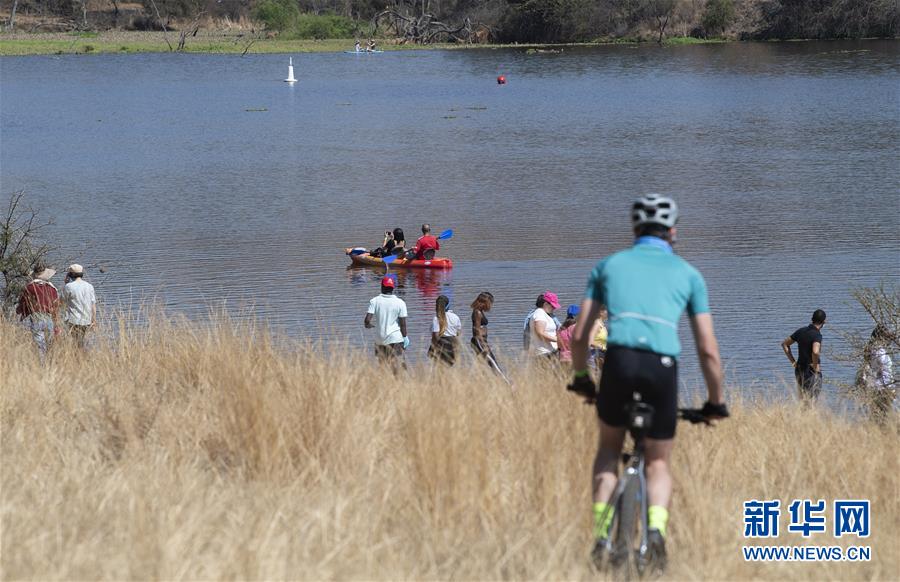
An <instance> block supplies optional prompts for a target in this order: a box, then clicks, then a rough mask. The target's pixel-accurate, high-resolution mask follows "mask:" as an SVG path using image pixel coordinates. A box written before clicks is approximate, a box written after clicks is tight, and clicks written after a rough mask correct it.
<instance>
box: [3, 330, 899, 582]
mask: <svg viewBox="0 0 900 582" xmlns="http://www.w3.org/2000/svg"><path fill="white" fill-rule="evenodd" d="M94 344H95V345H94V347H93V349H92V351H91V352H90V353H89V354H88V355H87V356H83V355H81V354H80V353H78V352H75V351H74V350H72V349H71V348H69V347H66V345H65V343H60V344H59V345H57V346H56V347H55V348H54V349H55V350H56V351H55V353H54V354H53V355H52V357H51V359H50V361H49V362H48V363H47V364H46V365H42V364H41V363H40V362H39V360H38V357H37V353H36V350H35V348H34V345H33V342H32V341H31V338H30V336H29V335H28V334H27V333H26V332H25V331H24V330H23V329H22V328H21V327H20V326H18V325H16V324H14V323H13V322H11V321H8V320H3V319H2V318H0V353H2V354H3V358H2V359H0V423H2V432H3V438H2V440H0V461H2V464H3V467H4V470H3V471H2V472H0V507H2V509H3V511H2V527H0V535H2V547H3V554H2V560H0V577H2V578H3V579H10V580H19V579H69V580H73V579H97V580H101V579H104V580H108V579H171V580H184V579H208V580H212V579H260V580H262V579H266V580H268V579H283V578H291V579H311V580H312V579H372V580H382V579H428V580H438V579H441V580H449V579H473V580H475V579H479V580H488V579H489V580H501V579H519V580H546V579H556V580H558V579H567V580H588V579H597V578H598V576H597V574H596V573H594V572H593V571H592V570H591V569H590V566H589V565H588V562H589V561H588V555H587V553H588V550H589V548H590V543H591V540H590V536H591V516H590V508H591V502H590V477H589V475H590V463H591V460H592V458H593V453H594V447H595V445H596V440H597V437H598V430H597V421H596V417H595V413H594V411H593V409H592V408H591V407H587V406H584V405H583V404H582V403H581V401H580V399H578V398H576V397H574V396H573V395H571V394H568V393H567V392H566V390H565V388H564V387H563V384H564V379H563V378H562V377H561V376H560V375H558V374H554V373H551V372H548V371H546V370H544V371H541V370H535V369H527V368H519V369H513V370H510V372H511V375H512V380H513V383H514V387H513V388H512V389H511V388H510V387H508V386H506V385H505V384H504V383H502V381H501V380H499V379H498V378H497V377H496V376H494V375H493V374H491V373H490V372H489V371H488V369H487V368H486V367H484V366H481V365H478V363H477V362H471V361H463V362H461V363H460V364H459V365H457V366H456V367H454V368H448V369H440V370H434V369H432V368H430V367H427V366H424V365H422V366H420V365H416V366H412V368H411V370H410V372H409V373H408V374H401V375H400V376H399V377H397V378H394V377H393V376H391V374H390V372H389V371H388V370H387V369H384V368H378V367H376V366H375V364H374V357H373V356H372V354H371V351H370V350H360V349H349V348H347V347H346V346H342V345H335V344H310V343H303V342H297V341H292V340H288V339H284V338H279V337H276V336H273V335H272V334H271V333H269V332H268V331H267V330H266V329H265V328H263V327H259V326H256V325H254V324H250V323H238V322H234V321H229V320H228V319H226V318H224V317H219V316H214V317H213V318H211V319H208V320H205V321H193V322H188V321H186V320H182V319H167V318H165V317H163V316H147V317H143V318H141V319H140V321H137V320H116V319H115V318H113V319H111V320H108V321H106V322H103V323H102V324H101V326H100V328H99V330H98V331H97V332H96V333H95V337H94ZM785 390H789V388H788V387H785ZM772 392H774V391H772ZM682 397H683V399H685V400H687V401H686V402H684V404H685V405H697V404H699V403H698V402H690V400H689V398H688V397H687V396H686V394H684V393H683V395H682ZM727 398H728V401H729V405H730V407H731V408H732V414H733V416H732V417H731V418H730V419H727V420H724V421H722V422H719V423H718V424H717V425H716V426H715V427H712V428H709V427H695V426H689V425H682V426H679V430H678V442H677V446H676V447H675V453H674V460H673V473H674V479H675V497H674V499H673V506H672V519H671V521H670V536H669V540H670V542H669V555H670V562H669V564H670V565H669V571H668V577H671V578H672V579H697V578H704V579H719V580H725V579H728V580H751V579H752V580H783V579H792V580H848V579H859V580H863V579H864V580H888V579H895V578H896V576H897V573H898V572H900V545H898V544H897V543H896V535H895V533H896V532H894V531H892V529H891V528H892V524H897V523H900V497H898V496H897V494H896V493H897V491H898V488H900V457H898V455H897V454H896V439H897V428H896V426H893V427H885V428H882V427H878V426H876V425H874V424H872V423H869V422H866V421H863V420H860V419H851V418H846V417H843V416H841V415H838V414H834V413H832V412H830V411H829V410H828V409H826V408H825V407H821V406H813V407H809V408H804V407H802V406H800V405H799V404H798V403H796V402H793V401H791V400H778V401H762V400H756V401H754V400H750V399H749V396H746V393H745V396H744V397H743V399H742V390H741V388H740V387H737V386H729V387H728V389H727ZM848 443H852V447H851V446H849V445H848ZM753 499H760V500H763V499H779V500H781V507H782V508H787V507H788V505H789V504H790V503H791V500H793V499H813V500H816V499H825V500H827V503H828V504H829V507H830V504H831V502H832V500H834V499H868V500H870V501H871V507H872V518H871V519H872V533H871V536H870V537H868V538H865V539H856V538H855V537H852V536H851V537H850V538H847V537H844V538H841V539H835V538H834V537H833V536H832V533H831V530H830V528H831V526H832V524H831V522H830V521H829V523H828V527H829V530H828V531H827V532H825V533H822V534H814V535H813V536H812V537H810V538H808V539H805V538H803V537H802V536H800V535H799V534H791V533H787V532H785V531H783V532H782V535H781V537H780V538H779V539H778V540H777V541H776V540H759V541H754V540H747V539H745V538H744V537H743V535H742V534H743V529H744V523H743V503H744V502H745V501H748V500H753ZM782 512H783V513H782V518H781V527H782V529H784V528H786V523H787V521H786V520H787V518H786V517H785V513H784V512H786V509H782ZM828 519H829V520H830V519H831V517H830V516H829V517H828ZM776 543H777V544H796V545H807V544H817V545H828V546H832V545H840V546H845V547H846V546H848V545H866V546H870V547H871V551H872V558H871V561H868V562H838V563H828V562H816V563H802V564H792V563H761V562H746V561H744V559H743V556H742V554H741V547H742V546H744V545H759V544H762V545H771V544H776ZM601 578H602V576H601Z"/></svg>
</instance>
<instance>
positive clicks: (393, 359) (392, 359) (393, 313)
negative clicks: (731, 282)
mask: <svg viewBox="0 0 900 582" xmlns="http://www.w3.org/2000/svg"><path fill="white" fill-rule="evenodd" d="M394 287H395V283H394V278H393V277H391V276H390V275H385V276H384V278H382V279H381V295H378V296H377V297H373V298H372V300H371V301H369V309H368V310H367V311H366V318H365V320H364V321H363V324H364V325H365V326H366V329H370V328H375V335H376V338H375V355H376V356H377V357H378V359H379V360H381V361H382V362H386V363H389V364H390V365H391V368H393V370H394V373H396V372H397V368H398V364H399V366H402V367H403V368H404V369H405V368H406V362H404V361H403V350H405V349H406V348H407V347H409V338H408V337H407V336H406V317H407V312H406V302H405V301H403V300H402V299H400V298H399V297H397V296H396V295H394Z"/></svg>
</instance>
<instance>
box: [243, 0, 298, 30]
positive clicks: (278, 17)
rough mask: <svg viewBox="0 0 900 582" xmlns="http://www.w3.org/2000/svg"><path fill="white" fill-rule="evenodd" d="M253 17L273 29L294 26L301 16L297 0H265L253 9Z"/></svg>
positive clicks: (285, 28) (286, 28) (284, 28)
mask: <svg viewBox="0 0 900 582" xmlns="http://www.w3.org/2000/svg"><path fill="white" fill-rule="evenodd" d="M253 17H254V18H255V19H257V20H259V21H261V22H264V23H265V24H266V28H268V29H271V30H288V29H290V28H293V27H294V26H295V25H296V23H297V19H298V18H299V17H300V9H299V8H298V7H297V2H296V0H263V1H262V2H260V3H259V4H257V5H256V7H255V8H254V9H253Z"/></svg>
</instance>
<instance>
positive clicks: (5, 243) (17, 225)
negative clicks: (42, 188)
mask: <svg viewBox="0 0 900 582" xmlns="http://www.w3.org/2000/svg"><path fill="white" fill-rule="evenodd" d="M24 199H25V191H24V190H19V191H18V192H15V193H13V194H12V196H10V198H9V202H8V203H7V204H6V210H5V211H4V212H3V214H2V215H0V274H2V276H3V280H2V284H3V288H2V289H0V302H2V305H0V317H2V316H3V315H5V314H6V313H7V312H9V310H10V309H11V308H12V306H13V305H14V304H15V301H16V300H17V299H18V297H19V293H20V292H21V291H22V288H24V286H25V285H26V284H27V282H28V277H29V275H30V274H31V271H32V269H33V267H34V266H35V265H36V264H37V263H39V262H43V261H44V259H45V258H46V257H47V255H48V254H49V253H50V252H52V251H53V250H54V247H52V246H51V245H49V244H47V243H46V242H43V241H42V235H43V232H42V231H44V230H45V229H46V228H47V227H48V226H50V225H51V224H53V221H52V220H50V219H44V218H43V217H41V216H40V213H39V212H38V211H37V210H35V209H34V208H32V207H30V206H28V205H26V204H25V202H24Z"/></svg>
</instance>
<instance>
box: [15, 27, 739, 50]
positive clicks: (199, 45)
mask: <svg viewBox="0 0 900 582" xmlns="http://www.w3.org/2000/svg"><path fill="white" fill-rule="evenodd" d="M166 37H168V43H167V42H166ZM178 41H179V33H177V32H170V33H168V35H166V34H164V33H162V32H132V31H108V32H97V33H35V34H24V33H17V34H0V56H22V55H52V54H98V53H116V54H128V53H160V52H169V51H170V50H171V49H170V44H171V46H172V47H177V46H178ZM353 42H354V40H353V39H327V40H286V39H279V38H265V37H262V38H260V35H258V34H255V35H251V34H240V33H235V32H229V33H224V32H210V31H204V32H201V33H199V34H198V35H197V36H196V37H189V38H187V39H186V40H185V45H184V52H189V53H211V54H242V53H244V52H245V51H246V52H247V53H256V54H265V53H310V52H340V51H346V50H353ZM636 42H638V41H636V40H634V39H610V40H608V41H606V40H602V41H598V42H594V43H580V44H567V45H540V44H536V45H528V44H515V45H509V44H492V45H484V44H483V45H460V44H433V45H427V46H423V45H397V44H389V43H387V42H383V43H379V45H378V48H379V50H386V51H393V50H425V49H444V50H448V49H456V50H459V49H498V48H520V49H524V50H528V49H552V50H551V52H555V51H558V50H560V49H562V50H565V49H566V48H567V47H586V46H600V45H606V44H631V43H636ZM713 42H724V41H721V40H715V39H712V40H702V39H695V38H691V39H685V38H681V37H675V38H670V39H666V41H665V44H666V45H683V44H705V43H713Z"/></svg>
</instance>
